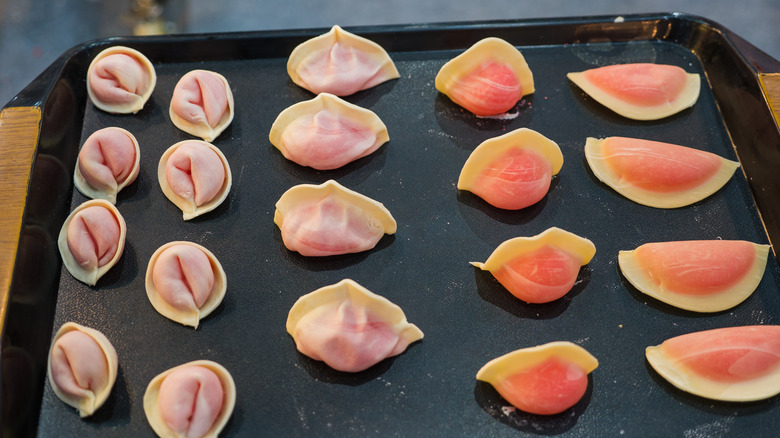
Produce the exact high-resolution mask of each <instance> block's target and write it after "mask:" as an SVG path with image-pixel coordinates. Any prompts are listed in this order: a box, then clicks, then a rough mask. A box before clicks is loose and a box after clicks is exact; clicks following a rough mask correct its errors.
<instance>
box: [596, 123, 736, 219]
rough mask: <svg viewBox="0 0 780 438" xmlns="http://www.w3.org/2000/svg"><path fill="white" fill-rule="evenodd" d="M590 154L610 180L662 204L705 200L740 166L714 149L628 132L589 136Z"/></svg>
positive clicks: (631, 194) (640, 198)
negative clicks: (656, 139) (622, 134)
mask: <svg viewBox="0 0 780 438" xmlns="http://www.w3.org/2000/svg"><path fill="white" fill-rule="evenodd" d="M585 158H586V159H587V161H588V165H589V166H590V169H591V170H592V171H593V174H594V175H596V177H597V178H598V179H600V180H601V181H602V182H604V183H605V184H606V185H608V186H610V187H612V188H613V189H615V191H617V192H618V193H620V194H621V195H623V196H625V197H626V198H628V199H630V200H632V201H634V202H637V203H639V204H642V205H647V206H649V207H656V208H678V207H684V206H686V205H690V204H693V203H695V202H699V201H701V200H703V199H705V198H707V197H708V196H710V195H712V194H713V193H715V192H717V191H718V190H720V188H721V187H723V186H724V185H725V184H726V183H727V182H728V181H729V180H730V179H731V176H732V175H733V174H734V171H735V170H736V169H737V168H738V167H739V163H737V162H735V161H731V160H727V159H725V158H723V157H720V156H718V155H715V154H713V153H711V152H705V151H702V150H698V149H694V148H689V147H686V146H678V145H674V144H670V143H662V142H658V141H650V140H640V139H636V138H626V137H608V138H604V139H600V140H599V139H595V138H588V140H587V142H586V143H585Z"/></svg>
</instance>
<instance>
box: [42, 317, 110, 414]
mask: <svg viewBox="0 0 780 438" xmlns="http://www.w3.org/2000/svg"><path fill="white" fill-rule="evenodd" d="M118 363H119V361H118V359H117V355H116V350H115V349H114V346H113V345H111V342H109V340H108V338H106V336H105V335H104V334H103V333H101V332H99V331H97V330H95V329H92V328H89V327H84V326H82V325H79V324H76V323H75V322H67V323H65V324H63V325H62V327H60V329H59V330H57V334H56V335H54V340H53V341H52V344H51V349H50V350H49V360H48V366H47V371H46V373H47V375H48V378H49V383H50V384H51V387H52V389H53V390H54V393H55V394H56V395H57V397H59V399H60V400H62V401H64V402H65V403H67V404H68V405H70V406H73V407H74V408H76V409H78V411H79V414H80V415H81V417H82V418H83V417H88V416H90V415H92V414H93V413H95V411H96V410H97V409H98V408H100V407H101V406H103V403H105V402H106V400H107V399H108V396H109V395H110V394H111V389H112V388H113V387H114V382H116V376H117V369H118Z"/></svg>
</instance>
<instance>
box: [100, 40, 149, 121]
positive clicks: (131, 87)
mask: <svg viewBox="0 0 780 438" xmlns="http://www.w3.org/2000/svg"><path fill="white" fill-rule="evenodd" d="M156 83H157V73H155V71H154V66H153V65H152V63H151V62H150V61H149V59H148V58H147V57H146V56H144V55H143V54H142V53H141V52H139V51H137V50H134V49H131V48H129V47H124V46H114V47H109V48H108V49H105V50H103V51H102V52H100V53H98V55H97V56H96V57H95V59H93V60H92V62H91V63H90V64H89V68H88V69H87V94H88V95H89V99H90V100H91V101H92V103H93V104H94V105H95V106H96V107H98V108H100V109H101V110H103V111H106V112H109V113H114V114H129V113H137V112H138V111H140V110H141V108H143V107H144V104H146V101H147V100H149V97H150V96H151V95H152V91H153V90H154V86H155V85H156Z"/></svg>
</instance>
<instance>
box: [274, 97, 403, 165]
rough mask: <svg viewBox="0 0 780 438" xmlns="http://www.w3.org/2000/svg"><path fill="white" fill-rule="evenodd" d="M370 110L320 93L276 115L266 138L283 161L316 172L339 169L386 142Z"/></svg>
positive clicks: (384, 129)
mask: <svg viewBox="0 0 780 438" xmlns="http://www.w3.org/2000/svg"><path fill="white" fill-rule="evenodd" d="M389 138H390V137H389V136H388V134H387V127H386V126H385V124H384V123H382V120H381V119H380V118H379V116H377V115H376V114H375V113H374V112H373V111H370V110H367V109H365V108H361V107H359V106H357V105H353V104H351V103H349V102H346V101H344V100H342V99H340V98H338V97H336V96H334V95H332V94H329V93H321V94H319V95H318V96H317V97H315V98H314V99H312V100H308V101H305V102H299V103H296V104H295V105H293V106H291V107H289V108H287V109H285V110H284V111H282V112H281V114H279V116H278V117H277V118H276V120H275V121H274V123H273V125H272V126H271V133H270V134H269V139H270V140H271V144H273V145H274V146H275V147H276V148H277V149H279V151H281V152H282V155H284V157H285V158H287V159H288V160H291V161H294V162H296V163H298V164H300V165H301V166H310V167H313V168H315V169H318V170H330V169H336V168H339V167H341V166H343V165H345V164H347V163H350V162H352V161H354V160H357V159H358V158H362V157H365V156H366V155H369V154H371V153H372V152H374V151H375V150H377V149H378V148H379V147H380V146H382V145H383V144H384V143H386V142H387V141H388V140H389Z"/></svg>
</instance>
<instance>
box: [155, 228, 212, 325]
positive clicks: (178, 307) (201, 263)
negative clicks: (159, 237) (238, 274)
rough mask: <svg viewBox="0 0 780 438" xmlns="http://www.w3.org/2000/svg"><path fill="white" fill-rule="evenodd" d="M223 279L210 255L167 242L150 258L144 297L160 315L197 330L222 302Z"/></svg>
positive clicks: (185, 244)
mask: <svg viewBox="0 0 780 438" xmlns="http://www.w3.org/2000/svg"><path fill="white" fill-rule="evenodd" d="M226 290H227V278H226V276H225V271H224V270H223V269H222V265H221V264H220V263H219V260H217V257H216V256H214V254H213V253H212V252H211V251H209V250H207V249H206V248H204V247H202V246H201V245H198V244H197V243H193V242H184V241H179V242H170V243H166V244H165V245H163V246H161V247H160V248H158V249H157V251H155V252H154V254H152V257H151V258H150V259H149V265H148V266H147V268H146V296H147V297H149V301H151V303H152V306H154V308H155V310H157V311H158V312H160V314H161V315H163V316H165V317H167V318H170V319H172V320H174V321H176V322H178V323H181V324H184V325H189V326H192V327H195V328H198V323H199V322H200V320H201V319H203V318H205V317H206V316H208V315H209V314H210V313H211V312H212V311H213V310H214V309H216V308H217V306H219V304H220V303H221V302H222V298H224V297H225V291H226Z"/></svg>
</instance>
